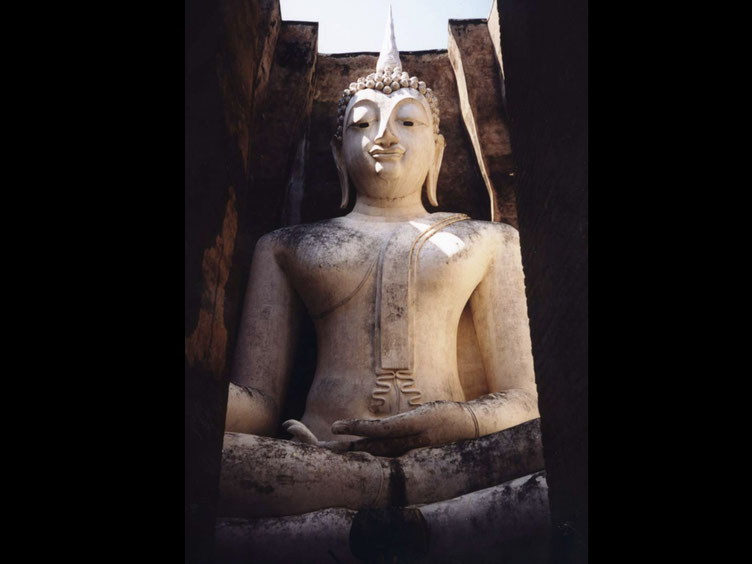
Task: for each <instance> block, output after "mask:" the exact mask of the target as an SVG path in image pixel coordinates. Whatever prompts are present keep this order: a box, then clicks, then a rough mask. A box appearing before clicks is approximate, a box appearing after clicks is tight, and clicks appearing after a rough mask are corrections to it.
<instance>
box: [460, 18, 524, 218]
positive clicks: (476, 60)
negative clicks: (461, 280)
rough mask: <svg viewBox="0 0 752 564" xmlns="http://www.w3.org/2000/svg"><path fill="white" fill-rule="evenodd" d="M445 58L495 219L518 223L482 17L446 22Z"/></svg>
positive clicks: (495, 72) (497, 80) (497, 82)
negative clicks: (447, 24)
mask: <svg viewBox="0 0 752 564" xmlns="http://www.w3.org/2000/svg"><path fill="white" fill-rule="evenodd" d="M448 54H449V60H450V61H451V63H452V68H453V69H454V73H455V77H456V80H457V88H458V94H459V101H460V108H461V110H462V119H463V120H464V122H465V127H466V129H467V132H468V135H469V137H470V140H471V142H472V145H473V150H474V151H475V156H476V159H477V161H478V165H479V168H480V172H481V176H482V177H483V180H484V182H485V184H486V189H487V190H488V193H489V197H490V201H491V203H492V207H493V209H494V219H495V220H496V221H501V222H503V223H508V224H510V225H513V226H515V227H517V207H516V205H515V201H514V190H513V186H514V182H513V180H514V177H513V174H514V162H513V159H512V147H511V143H510V141H509V129H508V126H507V122H506V121H507V120H506V116H505V115H504V107H503V103H502V92H503V90H502V81H501V77H500V74H499V69H498V61H497V59H496V55H495V53H494V45H493V43H492V41H491V36H490V34H489V32H488V23H487V21H486V20H449V49H448Z"/></svg>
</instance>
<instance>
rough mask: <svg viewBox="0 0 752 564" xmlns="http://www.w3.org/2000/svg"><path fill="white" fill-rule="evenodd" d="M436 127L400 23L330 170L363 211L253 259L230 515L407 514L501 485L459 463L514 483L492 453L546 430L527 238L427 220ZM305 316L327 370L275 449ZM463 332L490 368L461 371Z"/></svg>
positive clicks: (225, 470) (226, 493)
mask: <svg viewBox="0 0 752 564" xmlns="http://www.w3.org/2000/svg"><path fill="white" fill-rule="evenodd" d="M439 118H440V116H439V109H438V102H437V98H436V96H435V94H434V93H433V92H432V90H431V89H430V88H428V87H427V85H426V84H425V83H424V82H423V81H421V80H420V79H419V78H418V77H415V76H410V74H409V73H407V72H405V71H403V69H402V64H401V62H400V59H399V52H398V50H397V47H396V43H395V39H394V31H393V24H392V21H391V11H390V18H389V21H388V24H387V32H386V34H385V40H384V45H383V46H382V50H381V54H380V56H379V59H378V62H377V65H376V69H375V72H373V73H371V74H369V75H367V76H364V77H361V78H359V79H357V81H354V82H353V83H351V84H350V85H349V87H348V88H347V89H345V90H344V94H343V97H342V99H341V100H340V103H339V108H338V122H339V124H338V128H337V130H336V134H335V138H334V140H333V142H332V149H333V156H334V159H335V163H336V165H337V170H338V173H339V179H340V183H341V187H342V207H343V208H344V207H346V206H347V203H348V200H349V198H350V191H351V186H352V187H353V188H354V191H355V193H356V196H355V198H356V199H355V205H354V208H353V209H352V211H351V212H350V213H348V214H347V215H345V216H343V217H337V218H333V219H329V220H326V221H321V222H317V223H313V224H303V225H294V226H289V227H285V228H282V229H278V230H276V231H274V232H272V233H269V234H267V235H265V236H263V237H262V238H261V239H260V240H259V241H258V243H257V245H256V249H255V253H254V257H253V262H252V265H251V272H250V277H249V282H248V289H247V293H246V298H245V303H244V309H243V314H242V320H241V327H240V333H239V338H238V341H237V348H236V356H235V359H234V365H233V372H232V382H231V384H230V391H229V396H228V405H227V416H226V427H225V442H224V450H223V460H222V476H221V482H220V502H219V515H220V516H222V517H238V518H262V517H280V516H286V515H299V514H302V513H306V512H311V511H316V510H321V509H325V508H330V507H340V508H348V509H350V510H360V509H363V508H385V507H392V506H399V505H403V506H407V505H410V504H415V503H431V502H436V501H439V500H442V499H447V498H450V497H454V496H456V495H459V494H463V493H466V492H467V491H472V490H473V489H477V488H479V487H480V488H482V487H487V486H490V485H493V484H494V483H498V479H499V476H498V475H496V474H494V471H492V470H491V469H489V468H488V466H483V465H480V466H479V465H478V464H476V465H475V466H474V467H472V465H465V466H462V465H460V464H459V463H457V460H459V459H460V458H462V456H465V455H464V454H463V453H466V452H470V451H471V450H472V449H474V450H472V452H474V453H475V456H476V460H477V459H483V460H491V458H494V460H500V461H501V462H499V464H501V465H502V466H504V468H501V469H500V470H499V472H502V473H503V472H505V471H509V472H512V470H511V467H513V466H514V465H515V462H514V461H513V460H512V459H511V458H509V457H507V458H504V457H505V456H506V455H505V454H504V452H503V445H502V446H500V444H499V442H498V440H496V439H494V437H495V436H496V435H498V433H499V432H500V431H504V430H505V429H510V428H515V427H518V426H520V425H521V424H523V423H526V422H529V421H531V420H533V419H536V418H537V417H538V416H539V414H538V407H537V392H536V385H535V378H534V373H533V359H532V354H531V343H530V335H529V328H528V317H527V307H526V299H525V287H524V276H523V271H522V264H521V257H520V248H519V238H518V233H517V231H516V230H515V229H514V228H513V227H511V226H509V225H506V224H503V223H496V222H489V221H479V220H473V219H471V218H470V217H468V216H467V215H464V214H458V213H447V212H440V213H429V212H428V211H427V210H426V209H425V207H424V206H423V203H422V190H424V189H425V190H426V193H427V199H428V201H429V202H430V203H431V204H432V205H434V206H436V205H438V203H437V193H436V191H437V190H436V187H437V179H438V175H439V170H440V168H441V163H442V157H443V154H444V147H445V140H444V137H443V136H442V135H441V133H440V130H439V122H440V119H439ZM302 315H309V316H310V318H311V319H312V320H313V323H314V326H315V332H316V345H317V364H316V369H315V375H314V377H313V381H312V384H311V387H310V391H309V392H308V395H307V399H306V404H305V411H304V413H303V415H302V418H301V419H300V420H289V421H285V422H284V424H283V427H284V429H286V431H288V432H289V433H290V435H291V437H292V440H289V439H282V438H278V437H275V436H274V435H275V433H276V431H277V429H278V426H279V424H280V420H279V418H280V414H281V412H282V406H283V402H284V401H285V394H286V390H287V387H288V385H289V382H290V374H291V372H292V367H293V361H294V353H295V347H296V339H297V332H298V326H299V323H300V319H301V316H302ZM462 331H465V333H464V334H468V335H470V336H471V338H470V339H469V341H472V343H471V344H472V347H473V351H474V353H473V354H475V355H477V358H476V359H475V360H476V361H477V362H476V364H477V365H482V369H481V370H475V371H474V372H473V371H470V372H472V373H470V372H468V371H464V372H468V373H463V366H462V363H459V362H458V333H459V332H462ZM468 346H469V345H468ZM495 441H496V442H495ZM458 445H459V446H458ZM463 445H464V446H463ZM458 449H459V450H458ZM461 449H465V450H461ZM468 449H470V450H468ZM484 449H485V450H484ZM484 453H485V454H484ZM484 456H485V457H486V458H483V457H484ZM509 456H511V455H509ZM538 469H541V468H536V470H538ZM474 472H475V473H476V474H478V475H481V476H480V477H478V476H476V475H473V473H474ZM515 477H516V476H515ZM438 478H441V479H440V480H439V479H438ZM484 480H486V482H484ZM494 480H497V481H494Z"/></svg>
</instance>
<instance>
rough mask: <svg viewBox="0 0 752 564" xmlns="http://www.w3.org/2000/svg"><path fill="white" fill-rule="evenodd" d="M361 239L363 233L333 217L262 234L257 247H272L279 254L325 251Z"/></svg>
mask: <svg viewBox="0 0 752 564" xmlns="http://www.w3.org/2000/svg"><path fill="white" fill-rule="evenodd" d="M360 239H362V234H361V233H360V232H358V231H356V230H354V229H352V228H351V226H349V225H348V224H347V223H346V222H344V221H342V218H332V219H325V220H322V221H316V222H314V223H301V224H298V225H290V226H287V227H282V228H280V229H276V230H274V231H271V232H269V233H267V234H266V235H264V236H262V237H261V238H260V239H259V241H258V243H257V248H258V246H261V248H266V249H270V250H272V251H273V252H274V254H276V255H277V256H279V255H287V254H289V253H295V252H296V251H301V252H308V251H310V250H312V249H319V250H321V251H324V252H325V251H326V250H331V251H333V250H335V249H338V248H341V247H342V246H343V245H346V244H349V243H353V242H355V243H357V242H358V241H359V240H360Z"/></svg>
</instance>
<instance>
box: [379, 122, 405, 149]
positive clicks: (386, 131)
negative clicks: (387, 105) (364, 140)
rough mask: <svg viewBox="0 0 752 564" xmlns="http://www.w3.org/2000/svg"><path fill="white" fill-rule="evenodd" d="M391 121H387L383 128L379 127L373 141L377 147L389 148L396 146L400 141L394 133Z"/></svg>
mask: <svg viewBox="0 0 752 564" xmlns="http://www.w3.org/2000/svg"><path fill="white" fill-rule="evenodd" d="M390 121H391V120H387V121H386V122H385V123H384V124H383V125H382V126H381V127H379V130H378V132H377V133H376V138H375V139H374V140H373V142H374V143H376V144H377V145H381V146H382V147H389V146H390V145H394V144H395V143H397V141H399V139H398V138H397V136H396V135H395V134H394V132H393V131H392V127H391V124H390V123H389V122H390Z"/></svg>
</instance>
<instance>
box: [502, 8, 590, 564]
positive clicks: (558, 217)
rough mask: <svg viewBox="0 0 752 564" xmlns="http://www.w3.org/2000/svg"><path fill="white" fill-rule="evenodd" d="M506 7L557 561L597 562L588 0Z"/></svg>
mask: <svg viewBox="0 0 752 564" xmlns="http://www.w3.org/2000/svg"><path fill="white" fill-rule="evenodd" d="M494 10H498V15H497V17H496V18H495V20H496V21H498V22H499V23H500V29H499V30H495V31H494V32H493V34H499V35H500V44H501V52H503V54H504V58H503V68H504V74H505V87H506V102H507V109H508V113H509V116H510V128H511V137H512V139H511V140H512V144H513V146H514V155H515V161H516V163H517V174H516V181H517V205H518V214H519V230H520V244H521V247H522V262H523V266H524V269H525V284H526V290H527V297H528V309H529V315H530V331H531V337H532V343H533V356H534V358H535V374H536V380H537V383H538V393H539V405H540V412H541V430H542V438H543V448H544V455H545V459H546V470H547V476H548V481H549V488H550V490H549V497H550V502H551V513H552V519H553V524H554V527H555V529H554V535H555V536H554V542H555V546H554V556H555V562H567V563H570V562H577V563H581V562H587V559H588V551H587V543H588V137H587V131H588V129H587V128H588V108H587V104H588V92H587V85H588V62H587V61H588V33H587V22H588V16H587V0H575V1H574V2H566V3H563V2H557V1H556V0H535V1H533V0H498V5H496V4H495V5H494ZM501 52H499V53H498V56H500V55H501Z"/></svg>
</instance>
